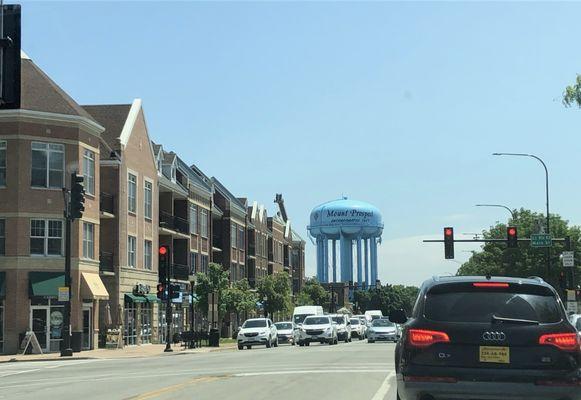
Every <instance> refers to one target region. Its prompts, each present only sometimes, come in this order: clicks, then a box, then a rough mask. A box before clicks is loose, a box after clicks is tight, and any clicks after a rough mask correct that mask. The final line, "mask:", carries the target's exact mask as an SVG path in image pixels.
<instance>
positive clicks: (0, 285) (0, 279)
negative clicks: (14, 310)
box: [0, 272, 6, 298]
mask: <svg viewBox="0 0 581 400" xmlns="http://www.w3.org/2000/svg"><path fill="white" fill-rule="evenodd" d="M4 297H6V272H0V298H4Z"/></svg>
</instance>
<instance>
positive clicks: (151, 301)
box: [145, 293, 161, 303]
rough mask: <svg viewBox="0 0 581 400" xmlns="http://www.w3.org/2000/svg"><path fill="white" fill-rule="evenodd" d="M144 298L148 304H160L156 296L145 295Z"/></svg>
mask: <svg viewBox="0 0 581 400" xmlns="http://www.w3.org/2000/svg"><path fill="white" fill-rule="evenodd" d="M145 298H146V299H147V301H148V302H150V303H161V300H160V299H158V297H157V294H152V293H150V294H146V295H145Z"/></svg>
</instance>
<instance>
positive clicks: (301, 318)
mask: <svg viewBox="0 0 581 400" xmlns="http://www.w3.org/2000/svg"><path fill="white" fill-rule="evenodd" d="M309 315H313V314H296V315H295V316H294V317H293V321H294V323H295V324H302V323H303V321H304V320H305V318H307V317H308V316H309Z"/></svg>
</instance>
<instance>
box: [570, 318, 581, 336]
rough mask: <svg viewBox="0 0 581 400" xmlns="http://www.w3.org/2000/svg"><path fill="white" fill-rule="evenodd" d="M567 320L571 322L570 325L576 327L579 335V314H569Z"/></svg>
mask: <svg viewBox="0 0 581 400" xmlns="http://www.w3.org/2000/svg"><path fill="white" fill-rule="evenodd" d="M569 322H571V325H573V326H574V327H575V329H577V332H579V335H581V314H571V315H569Z"/></svg>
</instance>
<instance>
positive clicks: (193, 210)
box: [190, 204, 198, 235]
mask: <svg viewBox="0 0 581 400" xmlns="http://www.w3.org/2000/svg"><path fill="white" fill-rule="evenodd" d="M190 233H191V234H192V235H195V234H197V233H198V207H196V206H195V205H194V204H190Z"/></svg>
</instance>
